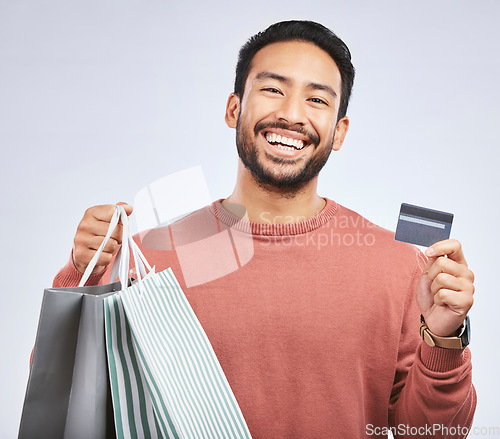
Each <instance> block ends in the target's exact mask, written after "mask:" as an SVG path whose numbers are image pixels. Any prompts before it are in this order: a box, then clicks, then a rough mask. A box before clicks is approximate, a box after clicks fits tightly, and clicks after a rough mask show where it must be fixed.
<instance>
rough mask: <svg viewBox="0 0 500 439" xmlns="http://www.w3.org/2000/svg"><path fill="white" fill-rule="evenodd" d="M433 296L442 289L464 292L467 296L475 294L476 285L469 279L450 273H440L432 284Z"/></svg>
mask: <svg viewBox="0 0 500 439" xmlns="http://www.w3.org/2000/svg"><path fill="white" fill-rule="evenodd" d="M430 288H431V292H432V294H437V293H438V292H439V290H441V289H447V290H451V291H462V292H464V293H467V294H471V295H472V294H473V293H474V285H473V284H472V282H470V281H469V280H468V279H464V278H461V277H456V276H453V275H452V274H448V273H439V274H438V275H437V276H436V277H435V278H434V280H433V281H432V283H431V286H430Z"/></svg>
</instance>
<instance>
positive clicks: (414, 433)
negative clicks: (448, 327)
mask: <svg viewBox="0 0 500 439" xmlns="http://www.w3.org/2000/svg"><path fill="white" fill-rule="evenodd" d="M425 262H426V261H425V257H424V256H423V255H422V254H421V253H420V254H419V256H418V264H417V268H416V270H415V272H414V275H413V279H412V282H411V284H410V288H409V291H408V296H407V299H406V304H405V312H404V318H403V322H402V328H401V338H400V345H399V352H398V362H397V367H396V374H395V379H394V385H393V390H392V394H391V400H390V406H389V423H390V426H391V427H392V429H393V432H395V434H394V436H395V437H396V438H415V437H433V438H448V437H450V438H451V437H453V438H462V437H466V436H467V433H468V430H469V429H470V427H471V425H472V420H473V416H474V411H475V408H476V392H475V390H474V386H473V385H472V366H471V355H470V350H469V348H465V349H464V350H458V349H442V348H438V347H430V346H428V345H427V343H425V342H423V340H422V339H421V338H420V336H419V333H418V327H419V326H418V325H419V319H420V311H419V308H418V305H417V303H416V300H415V295H414V292H415V288H416V284H417V281H418V279H419V277H420V276H421V275H422V270H423V267H424V266H425Z"/></svg>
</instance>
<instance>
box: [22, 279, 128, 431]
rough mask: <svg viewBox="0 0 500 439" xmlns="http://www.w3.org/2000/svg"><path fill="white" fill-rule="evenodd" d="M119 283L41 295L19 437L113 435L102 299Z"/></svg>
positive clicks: (65, 289)
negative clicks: (41, 299)
mask: <svg viewBox="0 0 500 439" xmlns="http://www.w3.org/2000/svg"><path fill="white" fill-rule="evenodd" d="M120 289H121V285H120V283H119V282H117V283H115V284H112V285H100V286H92V287H81V288H78V287H76V288H49V289H46V290H45V292H44V296H43V301H42V307H41V312H40V320H39V324H38V331H37V336H36V343H35V348H34V351H33V359H32V363H31V371H30V376H29V380H28V385H27V390H26V396H25V400H24V406H23V412H22V417H21V424H20V428H19V438H20V439H39V438H66V439H79V438H82V439H83V438H85V439H88V438H93V439H101V438H102V439H104V438H113V437H115V431H114V422H113V410H112V404H111V394H110V388H109V379H108V370H107V361H106V349H105V337H104V314H103V299H104V298H105V297H107V296H109V295H110V294H113V292H115V291H118V290H120Z"/></svg>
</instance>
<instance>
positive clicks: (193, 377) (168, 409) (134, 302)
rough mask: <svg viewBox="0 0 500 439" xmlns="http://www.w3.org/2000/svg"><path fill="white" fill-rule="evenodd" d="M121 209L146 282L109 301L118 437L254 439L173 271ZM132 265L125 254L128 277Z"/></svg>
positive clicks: (128, 244)
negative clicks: (143, 244)
mask: <svg viewBox="0 0 500 439" xmlns="http://www.w3.org/2000/svg"><path fill="white" fill-rule="evenodd" d="M118 209H119V210H121V218H122V219H121V220H122V224H123V233H124V236H123V239H122V252H126V253H127V254H128V252H129V251H128V250H130V254H131V255H132V256H133V259H134V263H135V265H136V267H137V269H136V271H137V273H138V281H137V282H136V283H134V284H132V285H131V286H129V287H128V288H126V289H123V290H122V291H120V292H119V293H117V294H114V295H111V296H108V297H107V298H106V299H105V300H104V306H105V326H106V343H107V353H108V365H109V376H110V380H111V390H112V399H113V407H114V415H115V424H116V431H117V437H118V438H122V437H123V438H129V437H153V436H154V437H156V435H158V436H159V437H165V438H189V439H196V438H217V439H224V438H236V439H237V438H245V439H246V438H251V436H250V432H249V430H248V427H247V425H246V423H245V420H244V418H243V415H242V413H241V410H240V408H239V406H238V404H237V401H236V399H235V397H234V395H233V393H232V390H231V388H230V386H229V383H228V381H227V379H226V377H225V375H224V372H223V371H222V368H221V366H220V364H219V362H218V360H217V357H216V355H215V353H214V351H213V349H212V346H211V344H210V342H209V340H208V337H207V336H206V334H205V332H204V330H203V328H202V326H201V325H200V323H199V321H198V319H197V317H196V315H195V313H194V312H193V310H192V308H191V306H190V304H189V302H188V300H187V299H186V297H185V295H184V293H183V291H182V289H181V288H180V286H179V284H178V282H177V280H176V279H175V277H174V274H173V272H172V270H171V269H167V270H165V271H162V272H161V273H155V272H154V269H152V268H151V267H150V266H149V264H148V262H147V261H146V259H145V258H144V255H143V254H142V253H141V251H140V249H139V248H138V247H137V245H136V244H135V242H134V241H133V239H132V238H131V236H130V232H129V231H128V224H127V218H126V214H125V212H124V211H123V208H121V207H119V208H118ZM127 231H128V236H125V234H126V233H127ZM122 256H123V253H122ZM125 268H126V269H128V263H127V261H126V260H125V263H123V264H122V260H120V267H119V269H118V272H119V277H120V279H125V277H126V270H125ZM145 273H147V274H146V276H145V277H144V274H145ZM128 331H129V332H128ZM151 408H152V415H153V416H151V412H150V411H149V410H150V409H151ZM146 432H149V434H150V435H151V436H148V435H147V434H146ZM143 435H144V436H143Z"/></svg>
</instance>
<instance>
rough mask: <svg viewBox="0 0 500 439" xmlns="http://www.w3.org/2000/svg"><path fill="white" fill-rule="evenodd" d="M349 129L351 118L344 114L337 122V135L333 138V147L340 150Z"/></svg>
mask: <svg viewBox="0 0 500 439" xmlns="http://www.w3.org/2000/svg"><path fill="white" fill-rule="evenodd" d="M348 129H349V118H348V117H347V116H344V117H343V118H342V119H340V120H339V121H338V122H337V125H336V126H335V137H334V139H333V145H332V149H333V150H334V151H338V150H339V149H340V147H341V146H342V144H343V143H344V139H345V135H346V134H347V130H348Z"/></svg>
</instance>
